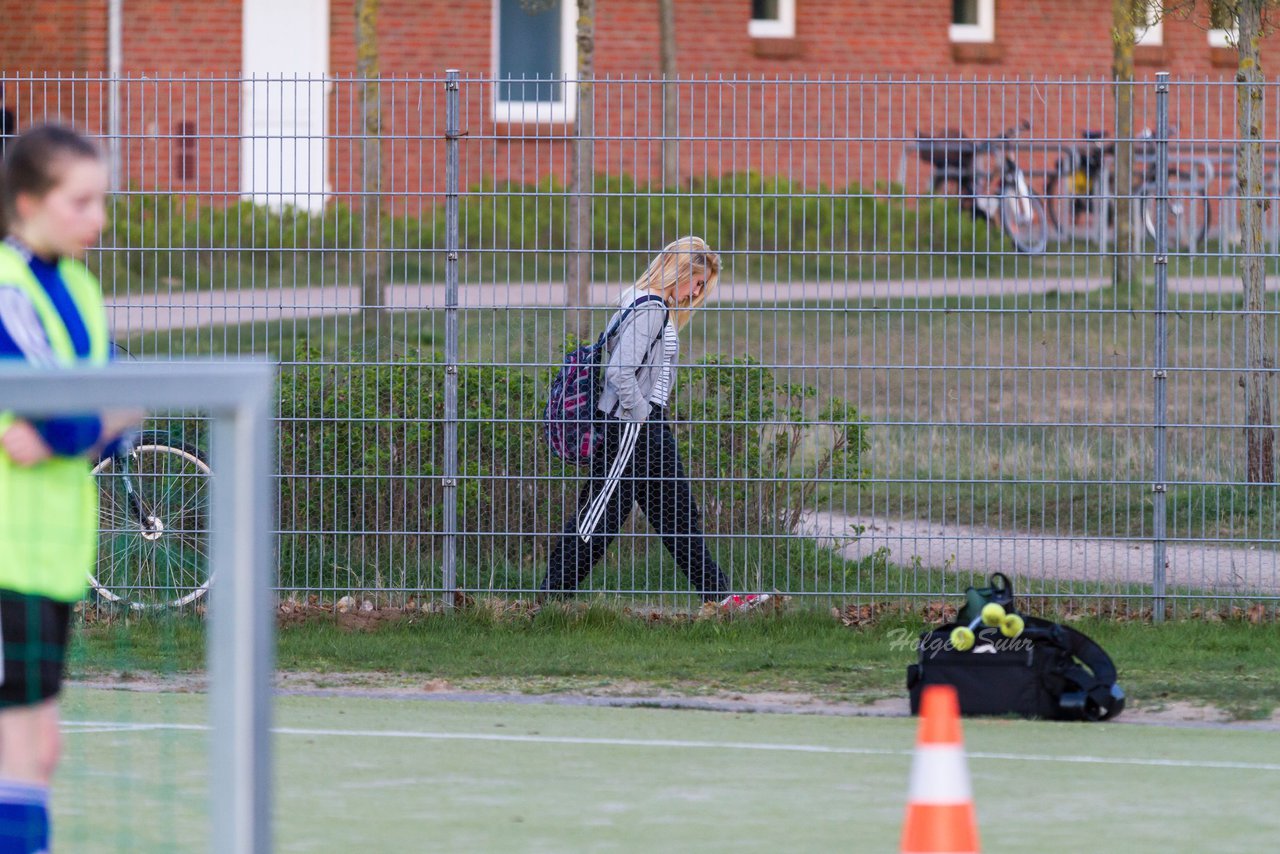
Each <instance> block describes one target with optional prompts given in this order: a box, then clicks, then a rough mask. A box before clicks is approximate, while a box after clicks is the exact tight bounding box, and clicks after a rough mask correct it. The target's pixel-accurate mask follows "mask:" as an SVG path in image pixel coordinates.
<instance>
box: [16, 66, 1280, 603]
mask: <svg viewBox="0 0 1280 854" xmlns="http://www.w3.org/2000/svg"><path fill="white" fill-rule="evenodd" d="M109 82H110V81H107V80H105V79H97V78H95V79H83V78H76V79H67V78H56V79H55V78H48V77H38V76H8V77H6V78H5V91H6V93H7V95H8V99H9V101H8V104H9V107H10V108H11V109H15V110H16V112H17V114H18V120H19V125H20V126H25V125H27V124H29V123H31V122H32V121H34V120H36V119H38V118H39V117H41V116H44V115H52V114H57V115H63V116H66V117H68V118H70V119H72V120H75V121H77V122H79V123H81V124H83V125H86V126H87V127H89V128H90V129H91V130H94V131H99V130H101V129H104V128H106V127H108V126H110V127H119V128H120V131H119V134H118V136H116V137H113V138H111V139H109V140H108V141H109V143H110V148H111V150H112V151H115V152H118V170H117V171H118V174H119V176H120V185H119V187H118V190H117V192H116V193H115V195H114V198H113V212H112V214H113V215H112V225H111V227H110V229H109V231H108V233H107V235H106V238H105V240H104V244H103V246H102V247H101V249H100V250H98V251H96V252H95V254H94V257H93V259H92V262H93V265H94V266H95V268H96V269H97V270H98V271H99V272H100V273H101V275H102V278H103V282H104V287H105V288H106V290H107V294H108V297H109V302H110V306H111V312H112V321H113V328H114V330H115V334H116V336H117V338H118V339H119V340H120V341H121V342H122V343H123V344H124V345H125V346H126V347H128V349H129V350H130V351H131V352H132V353H133V354H135V355H136V356H138V357H141V358H148V359H149V358H180V357H184V356H188V355H192V354H196V353H200V354H208V353H213V354H239V353H245V352H268V353H271V354H273V355H275V356H276V357H278V358H279V359H280V361H281V364H282V368H283V371H282V373H283V379H282V388H281V403H280V410H279V413H278V421H277V424H278V429H279V437H280V455H281V467H280V468H281V478H280V490H281V493H280V494H281V501H282V504H281V531H280V534H281V539H280V555H279V559H280V569H281V572H280V585H281V588H282V589H283V590H284V591H285V592H286V593H287V594H289V595H298V596H307V595H315V596H319V597H322V598H324V599H325V600H326V601H332V600H337V599H339V598H341V597H343V596H346V595H351V596H353V597H355V598H356V599H357V600H364V599H368V600H370V601H374V602H379V603H381V602H396V603H401V602H406V601H409V600H413V601H415V602H423V601H426V600H427V599H429V598H432V597H435V596H437V595H439V594H441V593H452V592H453V591H455V590H460V591H463V592H466V593H468V594H477V593H481V594H483V593H489V592H492V593H495V594H501V595H511V596H526V597H527V596H529V595H530V594H531V593H532V592H533V591H534V589H535V588H536V586H537V584H538V582H539V580H540V579H541V577H542V574H543V573H544V572H545V565H546V562H547V557H548V549H549V547H550V545H551V543H552V541H553V537H554V535H555V533H556V532H558V531H559V530H560V528H561V526H562V525H563V523H564V520H565V518H566V514H569V513H572V512H574V508H575V502H576V495H577V490H578V486H579V483H580V480H581V474H582V473H581V472H579V471H577V470H573V469H567V468H565V467H564V466H563V465H562V464H560V463H559V462H558V461H557V460H556V459H555V458H554V457H553V456H552V455H551V454H550V452H549V450H548V448H547V446H546V444H545V443H544V442H543V441H542V439H541V432H540V426H539V423H538V418H539V414H540V411H541V406H542V403H543V402H544V398H545V395H546V391H547V385H548V380H549V377H550V375H551V374H552V372H553V370H554V368H555V367H556V366H557V365H558V364H559V362H560V360H561V358H562V357H563V355H564V352H565V350H566V348H567V347H568V346H569V343H570V342H571V341H572V340H575V337H576V336H579V335H582V336H594V335H595V334H598V333H599V331H600V330H601V329H603V326H604V324H605V321H606V320H607V318H608V316H609V310H608V309H609V307H611V306H615V305H616V303H617V300H618V298H619V295H620V294H621V292H622V291H623V290H624V288H626V287H627V286H629V285H630V284H631V283H633V282H634V281H635V279H636V277H637V276H638V275H639V273H640V272H641V271H642V270H643V268H644V266H645V265H646V264H647V263H648V261H649V260H650V258H652V257H653V255H654V253H655V252H657V251H658V250H659V249H661V247H662V246H663V245H665V244H666V243H667V242H668V241H670V240H672V239H674V238H675V237H678V236H681V235H685V234H698V235H700V236H702V237H704V238H705V239H706V240H707V241H708V242H709V243H710V244H711V246H712V247H713V248H714V249H715V250H717V251H718V252H719V253H720V254H721V256H722V258H723V260H724V266H725V271H724V275H723V277H722V283H721V285H720V287H719V288H718V289H717V291H716V292H715V294H714V296H713V298H712V300H711V302H710V303H709V304H708V305H707V306H706V307H705V308H704V309H702V311H701V312H699V313H698V315H697V316H696V317H695V319H694V320H693V321H692V322H691V323H690V325H689V327H688V328H687V329H686V330H685V331H684V332H683V333H682V334H681V368H680V370H679V371H678V377H677V380H676V386H675V394H674V397H673V402H672V417H673V419H674V429H675V432H676V434H677V438H678V441H679V444H680V448H681V453H682V459H683V461H684V464H685V466H686V467H687V469H688V471H689V474H690V477H691V479H692V481H693V483H694V493H695V496H696V499H697V501H698V503H699V505H700V507H701V510H702V516H703V525H704V527H705V529H706V531H707V533H708V537H709V540H710V544H711V550H712V553H713V554H714V556H715V558H716V560H717V561H718V562H719V563H720V564H721V565H722V566H723V567H724V568H725V569H726V571H728V572H729V573H730V575H731V577H732V581H733V584H734V587H735V588H736V589H741V590H777V591H781V592H784V593H787V594H790V595H793V596H798V597H827V596H835V597H837V598H838V599H842V600H844V599H866V598H870V597H874V596H887V597H900V596H907V597H929V598H935V597H938V596H940V595H944V594H948V593H950V592H952V591H955V590H957V589H963V587H964V586H965V585H966V584H967V583H969V581H970V579H971V578H972V576H973V574H985V573H988V572H991V571H1003V572H1006V573H1007V574H1009V575H1011V576H1013V577H1015V578H1016V579H1017V581H1018V585H1019V588H1020V589H1022V590H1024V591H1026V592H1027V593H1028V594H1031V595H1035V596H1044V597H1051V598H1053V599H1056V600H1059V601H1060V602H1065V601H1068V600H1069V601H1070V602H1071V603H1080V604H1081V606H1082V607H1089V606H1090V604H1091V603H1105V604H1114V603H1116V602H1124V603H1127V604H1130V605H1132V606H1133V607H1139V608H1141V607H1145V608H1150V607H1155V608H1157V612H1158V613H1163V604H1164V603H1166V602H1167V603H1170V604H1178V603H1190V602H1191V600H1195V601H1197V602H1201V601H1206V600H1212V599H1217V600H1221V601H1222V602H1223V603H1224V604H1228V605H1230V604H1235V605H1244V604H1246V603H1252V602H1256V601H1262V600H1271V601H1274V600H1276V599H1277V598H1280V571H1278V564H1277V549H1276V547H1277V533H1278V530H1280V529H1278V527H1277V495H1276V492H1275V488H1274V485H1273V484H1256V483H1250V482H1249V476H1248V472H1247V469H1246V452H1245V438H1244V433H1245V428H1246V427H1247V426H1248V418H1247V411H1248V409H1247V406H1246V401H1245V398H1244V388H1243V386H1242V384H1243V378H1244V375H1245V373H1246V367H1247V364H1246V354H1245V340H1246V336H1245V326H1246V323H1247V322H1248V320H1249V318H1253V319H1255V320H1256V319H1258V318H1261V321H1262V325H1263V328H1264V330H1265V335H1266V338H1267V340H1269V341H1275V340H1277V336H1280V328H1278V324H1277V321H1276V318H1277V314H1276V306H1275V303H1274V300H1272V299H1271V298H1270V297H1268V299H1267V301H1266V302H1265V304H1264V306H1263V308H1262V309H1261V310H1253V311H1246V310H1245V303H1244V300H1243V297H1242V287H1241V284H1240V272H1239V264H1240V260H1241V258H1242V255H1241V251H1240V248H1239V238H1238V230H1237V229H1235V228H1234V226H1233V224H1232V221H1233V218H1234V216H1235V214H1234V210H1235V209H1236V207H1237V205H1238V201H1239V198H1238V192H1237V190H1236V188H1235V183H1234V182H1235V168H1234V158H1235V146H1236V131H1235V107H1234V103H1235V100H1234V99H1235V88H1234V85H1233V84H1216V83H1202V82H1196V83H1186V82H1182V81H1176V80H1175V81H1171V82H1169V83H1167V89H1165V90H1159V89H1158V85H1157V83H1156V82H1154V81H1147V82H1140V83H1136V84H1134V85H1133V87H1132V89H1131V92H1130V94H1131V101H1132V104H1133V116H1132V132H1130V133H1128V134H1127V135H1121V136H1120V138H1118V139H1117V134H1116V128H1117V127H1118V126H1119V125H1118V117H1117V112H1116V110H1117V108H1116V98H1115V95H1116V91H1117V90H1116V87H1115V85H1114V84H1112V83H1110V82H1096V81H1064V80H1015V81H975V80H942V79H937V80H901V79H879V78H874V77H871V78H862V79H839V80H837V79H818V80H815V79H759V78H750V79H747V78H741V79H739V78H717V79H697V80H678V81H666V82H664V81H661V80H653V79H595V80H589V81H565V82H564V83H563V84H562V88H561V89H558V90H556V91H558V92H559V93H560V94H559V95H556V94H554V93H552V94H551V95H548V94H547V92H548V90H547V89H546V87H545V84H536V85H535V84H533V83H529V84H520V83H518V82H515V83H513V82H500V81H496V80H493V79H489V78H480V77H469V76H466V75H460V74H453V73H450V74H441V75H438V76H432V77H423V78H414V79H399V78H397V79H380V80H377V81H361V80H354V79H349V78H324V79H303V78H270V79H265V78H264V79H240V78H198V79H196V78H164V77H151V78H147V79H141V78H125V79H121V80H118V81H116V83H117V87H116V88H118V89H119V90H120V98H119V103H120V104H121V106H120V107H119V110H118V113H119V114H117V115H116V116H115V117H114V119H113V120H112V121H110V122H109V121H108V120H107V119H108V117H107V116H106V112H107V111H108V109H109V102H110V99H108V98H107V97H106V93H107V92H108V90H109V89H110V88H112V87H110V86H109V85H108V84H109ZM366 82H371V83H373V84H375V85H374V86H371V87H365V85H364V84H365V83H366ZM538 86H541V88H538ZM664 86H666V87H675V89H676V91H677V94H678V97H677V98H676V103H677V106H678V109H677V110H676V112H675V113H674V114H666V115H664V112H663V104H664V98H663V87H664ZM526 87H527V88H528V89H529V90H534V89H536V90H537V92H538V93H539V94H538V96H539V97H563V98H566V99H568V100H569V102H570V103H572V104H573V107H574V109H573V110H572V113H573V114H574V115H576V116H577V117H578V119H579V120H581V119H582V116H583V114H584V111H585V112H587V113H589V115H590V118H591V122H590V126H591V127H592V128H593V132H592V133H591V134H590V135H589V136H586V137H584V136H583V135H581V134H577V133H576V131H575V124H574V122H573V121H571V120H569V121H564V120H562V121H559V122H556V123H540V122H538V121H535V120H534V119H535V118H537V116H536V115H535V113H536V112H537V109H538V108H536V107H531V106H528V105H527V104H526V105H525V106H524V107H521V106H519V105H520V104H522V103H524V101H523V100H522V98H523V97H524V94H522V92H523V90H524V89H525V88H526ZM366 91H372V92H373V93H375V95H374V96H370V97H372V98H373V100H371V101H368V102H365V101H362V97H364V95H363V93H365V92H366ZM1275 94H1276V89H1275V87H1274V86H1267V87H1266V89H1265V98H1264V109H1265V111H1266V112H1265V115H1266V116H1267V119H1266V126H1265V128H1264V137H1265V138H1266V139H1267V140H1271V141H1270V142H1267V143H1265V145H1264V149H1265V153H1266V155H1267V156H1268V157H1271V158H1273V159H1274V158H1275V157H1276V156H1278V155H1280V152H1278V151H1277V150H1276V145H1277V144H1276V143H1275V142H1274V140H1276V139H1280V133H1277V128H1276V122H1277V119H1276V115H1277V110H1276V104H1275ZM530 97H532V96H530ZM499 100H502V101H503V103H504V104H506V106H504V107H502V109H499V107H498V101H499ZM511 103H515V104H516V105H517V106H516V107H515V108H512V107H511V106H510V105H511ZM522 111H523V112H522ZM370 117H373V119H371V118H370ZM1086 132H1090V133H1088V134H1087V135H1088V136H1089V137H1090V138H1089V139H1085V138H1083V137H1084V136H1086ZM1095 137H1101V138H1100V139H1099V138H1095ZM672 143H674V145H673V144H672ZM578 157H588V158H589V159H588V160H587V161H586V162H589V163H592V164H593V167H594V168H593V169H592V177H591V180H590V182H589V185H587V182H582V184H581V185H577V186H575V185H572V184H571V177H572V176H573V175H574V167H575V164H576V163H578V162H580V161H579V160H577V159H575V158H578ZM1122 166H1123V167H1127V168H1122ZM1126 173H1127V174H1128V175H1129V176H1130V178H1129V180H1128V182H1127V183H1125V184H1124V185H1123V186H1121V181H1120V179H1119V178H1118V177H1117V176H1120V175H1122V174H1126ZM1266 180H1267V181H1268V182H1269V183H1268V184H1267V185H1266V186H1268V187H1269V186H1271V185H1272V184H1273V183H1274V176H1273V175H1271V174H1270V173H1269V174H1268V177H1267V179H1266ZM575 206H576V207H575ZM1126 208H1128V212H1127V213H1126V210H1125V209H1126ZM579 210H585V211H586V216H585V218H582V219H578V218H575V211H579ZM1126 233H1127V234H1129V235H1132V237H1131V239H1129V240H1128V242H1126ZM1277 233H1280V232H1276V231H1275V230H1272V231H1271V232H1268V233H1267V239H1268V240H1270V241H1271V243H1270V244H1269V246H1270V249H1269V250H1268V252H1267V255H1266V258H1265V259H1264V260H1265V266H1266V268H1267V270H1268V272H1272V273H1274V272H1275V262H1274V260H1273V258H1272V257H1271V254H1270V253H1271V251H1273V250H1274V246H1275V240H1276V236H1275V235H1276V234H1277ZM1122 262H1127V263H1128V266H1127V267H1126V264H1125V263H1122ZM1117 277H1118V278H1117ZM1273 372H1274V369H1273V368H1272V367H1268V368H1265V369H1264V373H1266V382H1265V386H1266V387H1268V388H1270V387H1271V385H1272V384H1271V375H1272V373H1273ZM1272 420H1274V418H1272ZM585 589H589V590H591V591H601V592H608V593H611V594H623V595H626V596H631V597H636V598H638V599H641V600H646V601H648V600H653V601H657V600H659V599H661V600H664V601H665V600H667V599H670V598H671V597H673V596H674V597H676V599H678V600H679V599H681V598H682V597H689V596H691V594H690V591H689V586H688V583H687V581H686V579H685V578H684V576H683V575H681V574H680V573H679V572H677V571H676V569H675V566H674V563H673V561H672V559H671V556H670V555H669V554H667V553H666V551H665V550H664V549H663V547H662V544H661V542H660V541H659V539H658V538H657V537H656V536H654V535H653V533H652V532H651V531H650V529H649V527H648V525H647V523H646V521H645V520H644V518H643V516H641V514H639V513H635V514H633V516H632V519H631V523H630V525H629V526H628V528H627V529H626V530H625V531H624V533H623V535H622V536H621V537H620V538H619V541H618V543H617V544H615V545H614V546H613V547H612V548H611V550H610V551H609V552H608V553H607V554H606V556H605V558H604V560H603V561H602V562H601V564H600V565H599V566H597V567H596V569H595V571H594V572H593V574H592V576H591V577H590V580H589V582H588V584H587V585H586V588H585ZM1181 607H1191V605H1190V604H1185V605H1182V606H1181Z"/></svg>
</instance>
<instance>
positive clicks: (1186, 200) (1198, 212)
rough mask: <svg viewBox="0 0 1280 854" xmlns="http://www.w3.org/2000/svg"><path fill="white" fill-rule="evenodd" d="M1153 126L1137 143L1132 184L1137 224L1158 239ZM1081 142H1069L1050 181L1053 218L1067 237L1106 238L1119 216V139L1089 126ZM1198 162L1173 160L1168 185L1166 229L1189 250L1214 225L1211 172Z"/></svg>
mask: <svg viewBox="0 0 1280 854" xmlns="http://www.w3.org/2000/svg"><path fill="white" fill-rule="evenodd" d="M1151 136H1152V135H1151V131H1150V130H1146V131H1143V133H1142V136H1141V137H1140V138H1139V141H1137V142H1136V143H1135V144H1134V149H1133V154H1134V177H1133V184H1132V186H1131V188H1130V190H1129V192H1130V193H1131V194H1132V196H1133V199H1134V210H1133V217H1134V219H1133V227H1134V231H1138V230H1139V229H1141V230H1142V231H1143V232H1144V233H1145V234H1146V235H1147V237H1148V238H1150V239H1151V240H1155V237H1156V223H1157V220H1158V219H1159V214H1158V213H1157V210H1158V206H1157V201H1158V195H1159V186H1160V174H1159V170H1157V168H1156V159H1155V150H1154V146H1153V143H1152V141H1151ZM1082 140H1083V142H1082V143H1081V144H1080V145H1076V146H1073V147H1071V148H1068V149H1067V150H1066V151H1065V152H1064V153H1063V155H1062V156H1061V157H1059V158H1058V161H1057V163H1056V164H1055V165H1054V169H1053V172H1052V173H1051V174H1050V175H1049V178H1048V179H1047V180H1046V182H1045V190H1044V195H1045V198H1046V199H1047V200H1048V202H1049V221H1050V222H1051V223H1052V225H1053V230H1054V233H1055V234H1056V235H1057V236H1058V238H1059V239H1062V240H1071V239H1081V240H1087V241H1090V242H1095V243H1098V244H1099V245H1102V244H1105V243H1106V242H1107V240H1108V239H1110V236H1111V233H1112V231H1111V229H1112V226H1113V223H1114V222H1115V216H1116V213H1115V211H1116V204H1115V191H1116V187H1115V166H1114V162H1113V161H1114V159H1115V149H1116V146H1115V142H1114V141H1112V140H1108V139H1106V134H1105V133H1104V132H1103V131H1100V130H1088V131H1085V132H1084V134H1083V135H1082ZM1201 169H1202V170H1203V171H1204V173H1205V174H1197V173H1196V170H1195V169H1194V168H1189V167H1187V166H1185V165H1179V164H1175V163H1170V164H1169V167H1168V171H1167V181H1166V188H1167V191H1168V206H1167V207H1166V214H1165V216H1166V219H1165V223H1166V233H1167V234H1168V237H1169V242H1170V245H1172V246H1174V247H1176V248H1178V249H1185V250H1190V249H1194V248H1195V247H1196V246H1199V245H1203V243H1204V240H1205V236H1206V235H1207V234H1208V231H1209V225H1210V216H1211V212H1210V206H1209V196H1208V194H1207V192H1206V190H1205V188H1206V187H1207V185H1208V183H1209V179H1210V178H1211V177H1212V176H1211V175H1209V174H1207V170H1208V167H1207V166H1204V167H1201Z"/></svg>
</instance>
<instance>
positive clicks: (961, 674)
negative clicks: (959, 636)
mask: <svg viewBox="0 0 1280 854" xmlns="http://www.w3.org/2000/svg"><path fill="white" fill-rule="evenodd" d="M992 580H993V582H994V581H996V579H995V578H994V577H993V579H992ZM999 580H1000V581H1002V582H1003V583H1002V584H993V588H995V589H996V590H998V591H999V594H998V596H999V600H1000V601H999V604H1001V605H1002V606H1004V607H1005V608H1006V610H1008V611H1009V612H1010V613H1012V612H1013V607H1012V606H1013V595H1012V587H1011V586H1010V585H1009V583H1008V579H1007V578H1005V577H1004V576H1000V579H999ZM988 591H989V589H986V588H984V589H982V590H980V591H973V590H972V589H971V590H970V591H968V593H967V597H968V598H969V599H970V600H973V599H974V594H975V593H977V595H978V596H982V595H983V594H987V593H988ZM970 610H971V611H972V609H970ZM1023 620H1024V622H1025V627H1024V628H1023V630H1022V633H1021V634H1019V635H1018V636H1017V637H1006V636H1004V635H1003V634H1002V633H1001V632H1000V630H999V629H998V628H995V627H990V628H981V629H977V630H976V631H975V634H976V642H975V644H974V646H973V648H972V649H971V650H968V651H966V652H960V651H958V650H957V649H956V648H955V647H954V646H952V644H951V632H952V630H954V629H955V628H956V627H957V626H958V625H967V623H953V624H951V625H947V626H942V627H939V628H936V629H933V630H932V631H927V632H924V633H923V634H921V635H920V645H919V653H920V660H919V662H918V663H916V664H912V665H911V666H909V667H908V668H907V689H908V691H909V692H910V695H911V713H912V714H917V713H918V712H919V709H920V694H921V691H923V690H924V687H925V686H926V685H952V686H954V687H955V689H956V693H957V695H958V696H959V700H960V713H961V714H962V715H1015V716H1020V717H1026V718H1045V719H1050V720H1085V721H1104V720H1108V719H1110V718H1113V717H1115V716H1116V715H1118V714H1120V712H1121V710H1122V709H1124V691H1123V690H1121V689H1120V686H1119V685H1117V684H1116V668H1115V664H1113V663H1112V661H1111V657H1110V656H1109V655H1107V654H1106V652H1104V651H1103V649H1102V647H1100V646H1098V645H1097V644H1096V643H1094V642H1093V641H1092V640H1090V639H1089V638H1088V637H1086V636H1085V635H1083V634H1081V633H1080V632H1078V631H1076V630H1075V629H1073V628H1071V627H1069V626H1064V625H1060V624H1058V623H1052V622H1050V621H1048V620H1042V619H1039V618H1037V617H1024V618H1023Z"/></svg>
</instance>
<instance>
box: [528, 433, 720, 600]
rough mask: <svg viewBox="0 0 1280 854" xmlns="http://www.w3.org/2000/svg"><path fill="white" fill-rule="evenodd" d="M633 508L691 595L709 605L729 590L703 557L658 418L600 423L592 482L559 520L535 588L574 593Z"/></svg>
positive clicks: (694, 517) (680, 471) (696, 517)
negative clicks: (561, 524) (652, 530)
mask: <svg viewBox="0 0 1280 854" xmlns="http://www.w3.org/2000/svg"><path fill="white" fill-rule="evenodd" d="M633 502H638V503H639V504H640V509H641V510H642V511H644V515H645V518H647V519H648V520H649V524H650V525H652V526H653V527H654V528H655V529H657V531H658V534H659V535H660V536H661V537H662V544H663V545H664V546H666V547H667V551H669V552H671V555H672V557H674V558H675V559H676V565H677V566H679V567H680V569H681V570H682V571H683V572H684V574H685V575H687V576H689V583H690V584H692V585H693V589H694V590H696V591H697V592H698V593H699V594H701V595H702V597H703V598H704V599H706V600H708V601H711V600H714V599H719V598H720V597H721V596H723V595H725V594H727V593H728V592H729V580H728V579H727V578H726V577H725V575H724V573H723V572H721V570H720V567H719V566H717V565H716V562H715V561H714V560H712V558H711V555H710V554H709V553H708V552H707V544H706V541H705V540H704V539H703V537H702V528H701V525H700V522H701V519H700V514H699V513H698V506H697V504H696V503H695V502H694V500H693V493H692V492H690V491H689V481H688V479H687V476H686V475H685V471H684V466H682V465H681V464H680V458H679V455H678V452H677V449H676V438H675V436H674V435H672V433H671V428H670V427H668V426H667V424H666V422H665V421H663V420H662V419H661V417H660V416H659V415H658V413H655V417H653V418H651V419H650V420H648V421H646V422H644V423H643V424H633V423H630V422H626V421H618V420H617V419H614V418H609V419H607V420H606V421H605V437H604V442H602V443H601V447H600V449H599V450H597V451H596V454H595V456H594V457H593V458H592V460H591V478H590V479H589V480H588V481H587V482H586V483H585V484H583V487H582V492H581V493H580V494H579V496H578V512H577V513H576V514H574V515H573V516H571V517H570V518H569V519H568V520H567V521H566V524H565V529H564V533H563V534H562V535H561V537H560V542H559V543H557V544H556V547H555V549H554V550H553V551H552V552H551V560H550V563H549V566H548V569H547V577H546V578H545V579H543V581H542V589H543V590H544V591H549V592H554V591H567V590H576V589H577V587H578V585H579V584H580V583H581V582H582V580H583V579H584V578H586V577H587V576H588V575H589V574H590V573H591V567H593V566H595V564H596V562H597V561H598V560H600V557H601V555H603V554H604V552H605V549H606V548H608V547H609V543H611V542H613V540H614V538H615V537H617V536H618V532H620V531H621V530H622V525H623V523H625V522H626V520H627V516H629V515H630V514H631V505H632V503H633Z"/></svg>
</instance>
